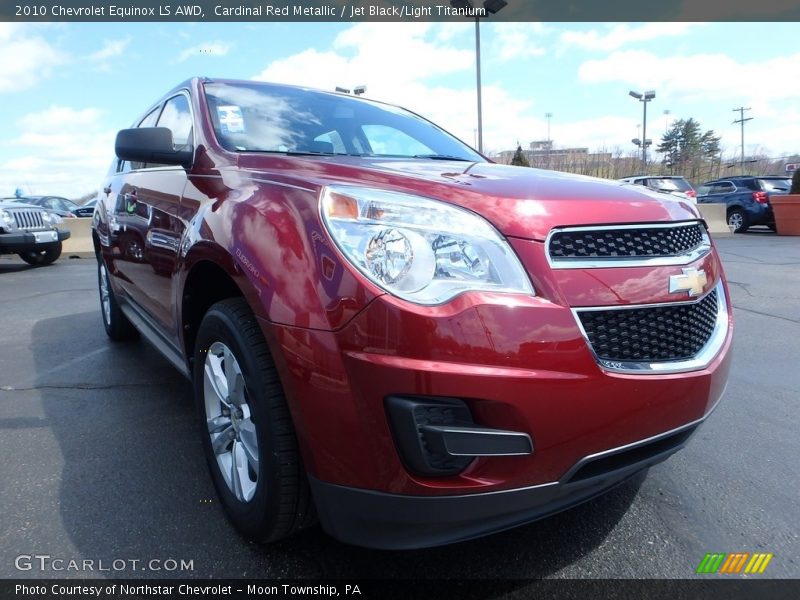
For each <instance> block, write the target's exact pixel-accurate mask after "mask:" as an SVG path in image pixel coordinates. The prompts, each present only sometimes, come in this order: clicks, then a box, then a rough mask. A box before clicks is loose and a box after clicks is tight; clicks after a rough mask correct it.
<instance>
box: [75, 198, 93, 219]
mask: <svg viewBox="0 0 800 600" xmlns="http://www.w3.org/2000/svg"><path fill="white" fill-rule="evenodd" d="M95 204H97V199H94V200H89V201H88V202H87V203H86V204H81V205H80V206H78V207H77V208H76V209H75V210H73V211H72V212H73V213H74V214H75V216H77V217H91V216H92V215H93V214H94V206H95Z"/></svg>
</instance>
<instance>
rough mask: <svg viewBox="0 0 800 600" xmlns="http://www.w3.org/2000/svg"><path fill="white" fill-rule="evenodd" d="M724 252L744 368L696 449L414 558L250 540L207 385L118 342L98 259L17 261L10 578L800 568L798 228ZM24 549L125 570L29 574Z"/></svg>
mask: <svg viewBox="0 0 800 600" xmlns="http://www.w3.org/2000/svg"><path fill="white" fill-rule="evenodd" d="M718 246H719V248H720V250H721V253H722V257H723V261H724V265H725V269H726V272H727V275H728V278H729V283H730V288H731V292H732V295H733V304H734V307H735V313H734V314H735V325H736V340H735V350H734V364H733V369H732V374H731V378H730V383H729V387H728V390H727V394H726V396H725V398H724V400H723V402H722V403H721V404H720V406H719V408H718V409H717V411H716V412H715V414H714V415H713V416H712V417H711V418H710V419H709V420H708V422H707V423H706V424H705V425H704V427H703V428H702V429H701V430H700V432H699V433H698V434H697V435H696V436H695V438H694V439H693V440H692V442H691V443H690V444H689V446H688V447H687V448H686V449H685V450H683V451H682V452H680V453H679V454H677V455H676V456H674V457H672V458H671V459H670V460H669V461H667V462H666V463H664V464H661V465H659V466H657V467H655V468H653V469H652V470H651V471H650V474H649V476H648V478H647V479H646V480H644V481H641V480H639V481H637V482H632V483H628V484H625V485H623V486H621V487H619V488H617V489H616V490H614V491H613V492H611V493H609V494H608V495H606V496H604V497H601V498H598V499H596V500H593V501H591V502H590V503H587V504H585V505H582V506H580V507H578V508H575V509H573V510H570V511H568V512H565V513H562V514H560V515H557V516H555V517H552V518H550V519H547V520H544V521H541V522H538V523H534V524H532V525H528V526H525V527H521V528H518V529H515V530H513V531H509V532H505V533H501V534H498V535H494V536H492V537H488V538H484V539H480V540H476V541H471V542H466V543H461V544H457V545H454V546H450V547H444V548H436V549H430V550H424V551H416V552H376V551H372V550H364V549H360V548H355V547H350V546H346V545H343V544H340V543H338V542H336V541H334V540H332V539H331V538H329V537H327V536H326V535H325V534H324V533H323V532H322V531H321V530H320V529H319V528H314V529H312V530H310V531H307V532H305V533H303V534H302V535H300V536H298V537H295V538H292V539H290V540H288V541H284V542H282V543H279V544H277V545H273V546H264V547H262V546H258V545H254V544H250V543H247V542H244V541H243V540H242V539H241V538H239V537H238V536H237V535H236V533H235V532H234V531H233V530H232V529H231V528H230V527H229V525H228V524H227V523H226V520H225V517H224V515H223V513H222V510H221V508H220V506H219V505H218V503H217V502H216V500H215V497H214V491H213V488H212V484H211V480H210V478H209V476H208V474H207V470H206V466H205V463H204V459H203V454H202V450H201V446H200V436H199V435H198V433H197V430H196V425H195V420H194V415H193V410H194V409H193V404H192V398H191V389H190V386H189V383H188V382H187V381H185V380H184V379H182V377H181V376H180V375H179V374H178V373H177V372H176V371H174V369H173V368H172V367H171V366H170V365H169V364H168V363H167V362H166V360H164V359H162V358H161V357H160V356H159V355H158V354H157V353H156V352H155V350H153V349H152V348H151V347H150V346H149V345H147V343H146V342H144V341H137V342H129V343H124V344H114V343H111V342H109V341H108V340H107V338H106V335H105V333H104V331H103V326H102V323H101V320H100V314H99V307H98V299H97V291H96V266H95V262H94V260H93V259H91V258H81V259H69V258H67V257H66V256H64V257H63V258H62V259H60V260H59V261H58V262H56V263H55V264H54V265H52V266H50V267H46V268H41V269H33V268H30V267H28V266H27V265H25V264H24V263H23V262H22V261H20V260H18V259H16V258H12V257H7V256H5V257H0V282H1V284H0V302H2V304H1V306H2V320H0V340H2V344H0V365H2V366H1V367H0V429H1V430H2V433H1V434H0V452H2V456H3V460H2V462H1V463H0V506H2V507H3V509H2V511H0V576H2V577H3V578H12V577H42V576H69V577H92V576H94V577H97V576H106V575H112V576H117V577H187V576H188V577H203V578H207V577H287V578H306V577H308V578H312V577H313V578H318V577H321V578H333V577H336V578H347V577H359V578H360V577H378V578H412V579H422V578H441V577H444V578H507V579H523V578H539V577H556V578H606V577H638V578H645V577H646V578H660V577H668V578H687V577H692V576H693V575H694V571H695V569H696V568H697V565H698V564H699V562H700V560H701V559H702V558H703V556H704V554H705V553H706V552H740V551H744V552H771V553H774V558H773V559H772V562H771V563H770V564H769V568H768V569H767V570H766V572H765V573H764V574H763V575H761V576H759V577H781V578H785V577H792V578H797V577H800V541H799V540H798V535H799V533H798V531H799V530H798V527H797V524H798V523H800V503H799V502H798V499H797V496H798V484H797V457H798V456H800V436H798V431H800V416H799V415H800V401H798V399H799V398H800V361H799V360H798V355H799V354H800V352H799V351H800V238H791V237H778V236H775V235H773V234H771V233H767V232H766V230H765V231H763V232H759V231H753V232H752V233H749V234H744V235H737V236H736V237H733V238H724V239H720V240H718ZM20 555H48V556H50V557H52V558H58V559H63V560H64V561H69V560H81V561H82V560H84V559H89V560H94V561H104V562H105V564H106V565H110V564H111V563H112V561H114V560H118V559H121V560H124V561H126V563H125V565H126V566H125V568H124V569H121V570H117V571H113V572H111V573H110V574H109V573H98V572H96V571H95V572H90V571H86V570H77V571H69V572H64V571H60V572H56V571H52V570H50V567H48V568H46V569H45V572H42V571H40V570H39V568H38V565H34V566H33V567H32V568H31V569H30V570H25V571H20V570H18V568H17V567H18V566H19V560H18V559H17V557H18V556H20ZM169 559H171V560H174V561H176V562H177V563H178V564H180V562H181V561H191V565H192V569H191V570H187V571H181V570H179V569H176V570H173V569H171V568H167V567H171V566H172V565H173V563H171V562H166V561H167V560H169ZM151 560H155V561H160V562H155V563H152V565H151V568H145V567H143V566H142V565H143V564H149V561H151ZM130 561H141V562H140V563H132V562H130ZM95 564H97V563H95ZM117 564H122V563H117ZM134 564H136V566H133V565H134Z"/></svg>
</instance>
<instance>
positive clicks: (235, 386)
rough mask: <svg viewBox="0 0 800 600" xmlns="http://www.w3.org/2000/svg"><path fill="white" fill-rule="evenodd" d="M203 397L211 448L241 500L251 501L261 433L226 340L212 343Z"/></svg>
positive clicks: (205, 366) (256, 471)
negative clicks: (257, 432) (257, 431)
mask: <svg viewBox="0 0 800 600" xmlns="http://www.w3.org/2000/svg"><path fill="white" fill-rule="evenodd" d="M203 397H204V401H205V410H206V423H207V425H208V434H209V436H210V437H211V447H212V449H213V451H214V455H215V457H216V459H217V465H218V466H219V470H220V473H221V474H222V478H223V479H224V480H225V483H226V484H227V486H228V489H229V490H230V492H231V493H232V494H233V495H234V496H235V497H236V499H237V500H239V501H241V502H249V501H250V500H252V498H253V496H254V495H255V493H256V486H257V484H258V476H259V461H260V456H259V451H258V435H257V434H256V427H255V424H254V423H253V419H252V413H251V411H250V406H249V405H248V402H247V389H246V386H245V382H244V376H243V375H242V369H241V367H240V366H239V362H238V361H237V360H236V357H235V356H234V354H233V352H232V351H231V349H230V348H228V346H226V345H225V344H223V343H222V342H214V343H213V344H211V346H210V347H209V349H208V352H207V353H206V359H205V364H204V366H203Z"/></svg>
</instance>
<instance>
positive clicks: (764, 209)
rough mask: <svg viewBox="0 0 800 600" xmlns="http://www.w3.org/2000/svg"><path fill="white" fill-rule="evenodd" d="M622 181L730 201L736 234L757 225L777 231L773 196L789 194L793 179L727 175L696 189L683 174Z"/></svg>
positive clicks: (707, 200)
mask: <svg viewBox="0 0 800 600" xmlns="http://www.w3.org/2000/svg"><path fill="white" fill-rule="evenodd" d="M619 181H622V182H624V183H632V184H636V185H643V186H645V187H648V188H650V189H652V190H655V191H657V192H662V193H666V194H671V195H673V196H677V197H679V198H683V199H686V200H690V201H692V202H695V203H700V204H711V203H720V204H726V205H727V221H728V227H730V228H731V231H733V232H735V233H743V232H745V231H747V230H748V228H750V227H752V226H753V225H766V226H767V227H769V228H770V229H772V230H773V231H774V230H775V216H774V215H773V213H772V205H771V204H770V197H771V196H772V195H774V194H788V193H789V190H790V189H791V187H792V185H791V184H792V181H791V179H790V178H789V177H786V176H784V175H761V176H756V175H748V176H737V177H723V178H720V179H714V180H712V181H707V182H706V183H704V184H703V185H701V186H700V187H698V188H697V190H696V191H695V190H694V189H693V188H692V186H691V184H690V183H689V182H688V181H686V179H685V178H684V177H682V176H680V175H639V176H636V177H625V178H623V179H620V180H619Z"/></svg>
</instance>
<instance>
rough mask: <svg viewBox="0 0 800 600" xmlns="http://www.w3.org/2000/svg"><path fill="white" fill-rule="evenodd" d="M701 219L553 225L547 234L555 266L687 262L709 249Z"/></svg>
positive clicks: (549, 256) (548, 252) (612, 265)
mask: <svg viewBox="0 0 800 600" xmlns="http://www.w3.org/2000/svg"><path fill="white" fill-rule="evenodd" d="M710 248H711V242H710V240H709V237H708V233H707V232H706V230H705V227H704V226H703V224H702V223H700V222H698V221H690V222H686V223H651V224H645V225H616V226H613V225H612V226H600V227H591V226H588V227H568V228H563V229H556V230H554V231H553V232H551V233H550V235H549V236H548V238H547V256H548V259H549V260H550V263H551V264H552V265H553V267H554V268H602V267H619V266H634V265H638V266H644V265H653V264H661V265H678V264H688V263H689V262H692V261H695V260H697V259H698V258H699V257H700V256H702V255H703V254H705V253H706V252H708V250H709V249H710Z"/></svg>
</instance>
